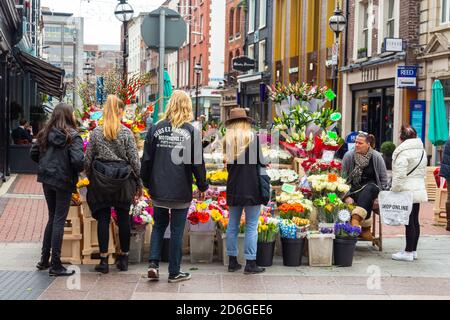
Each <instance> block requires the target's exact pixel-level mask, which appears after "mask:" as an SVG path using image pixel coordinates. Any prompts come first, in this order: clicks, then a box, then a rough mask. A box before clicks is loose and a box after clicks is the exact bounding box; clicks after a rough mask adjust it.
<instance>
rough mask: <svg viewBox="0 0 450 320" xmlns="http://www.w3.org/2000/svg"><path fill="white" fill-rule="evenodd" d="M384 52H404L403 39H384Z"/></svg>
mask: <svg viewBox="0 0 450 320" xmlns="http://www.w3.org/2000/svg"><path fill="white" fill-rule="evenodd" d="M384 51H386V52H402V51H403V39H398V38H385V39H384Z"/></svg>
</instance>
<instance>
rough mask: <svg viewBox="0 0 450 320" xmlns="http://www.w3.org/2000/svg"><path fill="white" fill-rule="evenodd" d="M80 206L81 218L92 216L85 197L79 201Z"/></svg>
mask: <svg viewBox="0 0 450 320" xmlns="http://www.w3.org/2000/svg"><path fill="white" fill-rule="evenodd" d="M81 206H82V209H83V211H82V213H83V218H92V212H91V209H89V206H88V204H87V202H86V199H83V201H82V202H81Z"/></svg>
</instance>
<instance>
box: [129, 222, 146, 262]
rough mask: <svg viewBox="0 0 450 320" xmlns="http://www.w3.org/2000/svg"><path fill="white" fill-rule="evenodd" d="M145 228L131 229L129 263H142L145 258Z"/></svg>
mask: <svg viewBox="0 0 450 320" xmlns="http://www.w3.org/2000/svg"><path fill="white" fill-rule="evenodd" d="M144 241H145V229H138V230H131V237H130V251H129V253H128V261H129V263H141V262H142V261H143V260H144V259H143V258H144Z"/></svg>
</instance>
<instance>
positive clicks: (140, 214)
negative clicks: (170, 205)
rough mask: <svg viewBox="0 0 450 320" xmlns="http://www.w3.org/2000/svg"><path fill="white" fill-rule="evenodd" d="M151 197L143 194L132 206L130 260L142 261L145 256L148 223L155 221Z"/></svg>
mask: <svg viewBox="0 0 450 320" xmlns="http://www.w3.org/2000/svg"><path fill="white" fill-rule="evenodd" d="M149 202H150V198H149V197H146V196H143V197H142V198H141V199H140V200H139V201H138V202H137V203H136V204H133V205H132V206H131V208H130V216H131V238H130V251H129V255H128V256H129V262H130V263H141V262H142V261H143V258H144V241H145V231H146V228H147V225H148V224H152V223H153V207H152V206H150V204H149ZM112 217H113V219H114V220H116V217H117V213H116V212H115V210H114V211H113V212H112Z"/></svg>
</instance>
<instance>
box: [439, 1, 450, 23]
mask: <svg viewBox="0 0 450 320" xmlns="http://www.w3.org/2000/svg"><path fill="white" fill-rule="evenodd" d="M441 23H442V24H445V23H450V0H441Z"/></svg>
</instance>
